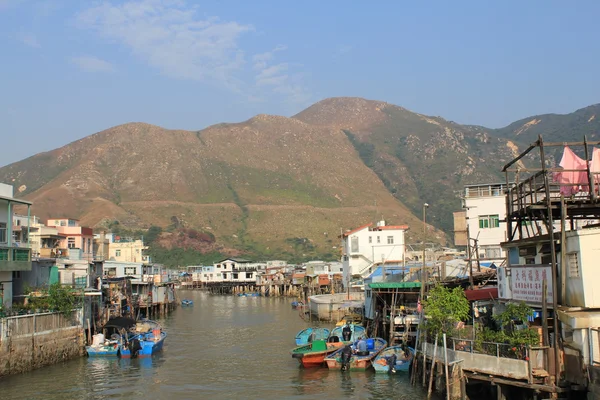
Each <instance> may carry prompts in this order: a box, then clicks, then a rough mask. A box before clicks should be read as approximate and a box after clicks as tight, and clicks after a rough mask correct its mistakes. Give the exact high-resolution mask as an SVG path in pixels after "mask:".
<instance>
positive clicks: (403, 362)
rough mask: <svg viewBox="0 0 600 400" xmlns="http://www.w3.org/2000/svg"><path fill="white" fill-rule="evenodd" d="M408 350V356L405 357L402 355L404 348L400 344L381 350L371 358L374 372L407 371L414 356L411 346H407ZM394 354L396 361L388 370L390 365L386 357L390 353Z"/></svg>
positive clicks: (390, 354)
mask: <svg viewBox="0 0 600 400" xmlns="http://www.w3.org/2000/svg"><path fill="white" fill-rule="evenodd" d="M408 350H409V352H410V356H409V357H408V358H406V357H405V356H404V350H403V349H402V346H392V347H388V348H387V349H385V350H383V351H382V352H381V353H379V355H378V356H377V357H375V359H374V360H373V368H375V372H377V373H393V372H396V373H399V372H408V371H409V370H410V366H411V364H412V361H413V359H414V357H415V350H414V349H413V348H412V347H409V348H408ZM394 354H395V355H396V357H397V361H396V364H395V365H394V368H393V371H391V370H390V366H389V365H388V363H387V360H386V358H387V357H390V356H392V355H394Z"/></svg>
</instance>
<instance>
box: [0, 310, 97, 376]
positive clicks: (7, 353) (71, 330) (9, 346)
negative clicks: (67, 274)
mask: <svg viewBox="0 0 600 400" xmlns="http://www.w3.org/2000/svg"><path fill="white" fill-rule="evenodd" d="M80 316H81V313H80V312H75V313H74V314H73V316H70V317H64V316H62V315H60V314H56V313H46V314H37V315H35V316H34V315H23V316H19V317H8V318H3V319H2V320H0V322H1V328H2V329H1V331H0V333H1V335H0V377H2V376H6V375H11V374H18V373H22V372H27V371H30V370H33V369H36V368H40V367H43V366H47V365H52V364H56V363H59V362H62V361H66V360H69V359H72V358H75V357H79V356H82V355H84V354H85V347H84V343H85V342H84V340H85V339H84V335H83V326H82V325H81V323H80Z"/></svg>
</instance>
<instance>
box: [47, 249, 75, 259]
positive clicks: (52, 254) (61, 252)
mask: <svg viewBox="0 0 600 400" xmlns="http://www.w3.org/2000/svg"><path fill="white" fill-rule="evenodd" d="M40 257H42V258H69V250H68V249H59V248H41V249H40Z"/></svg>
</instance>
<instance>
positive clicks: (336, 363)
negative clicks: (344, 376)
mask: <svg viewBox="0 0 600 400" xmlns="http://www.w3.org/2000/svg"><path fill="white" fill-rule="evenodd" d="M361 340H364V341H366V351H365V352H364V353H362V352H357V351H356V350H354V351H353V352H352V353H351V355H350V356H349V359H348V360H347V368H348V369H349V370H350V371H366V370H367V368H369V367H370V366H371V364H372V361H373V359H374V358H375V357H377V355H378V354H379V353H380V352H381V351H382V350H383V349H384V348H385V347H386V346H387V341H385V340H383V339H381V338H373V339H361ZM358 343H359V341H357V342H354V343H353V344H352V345H347V346H351V347H352V348H353V349H357V348H359V347H360V346H359V344H358ZM345 347H346V346H344V347H342V348H340V349H338V350H336V351H335V352H333V353H331V354H330V355H328V356H327V357H325V362H326V363H327V367H328V368H329V369H337V370H341V369H342V367H343V365H344V363H345V362H344V360H343V358H342V357H343V352H344V350H345Z"/></svg>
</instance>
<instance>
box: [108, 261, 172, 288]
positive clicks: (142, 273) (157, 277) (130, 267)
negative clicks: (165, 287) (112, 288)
mask: <svg viewBox="0 0 600 400" xmlns="http://www.w3.org/2000/svg"><path fill="white" fill-rule="evenodd" d="M103 269H104V276H105V277H107V278H122V277H125V276H129V277H131V278H132V282H136V283H138V282H155V283H160V282H166V281H167V280H168V279H167V271H166V270H165V269H164V268H163V267H162V266H161V265H147V264H144V263H142V262H123V261H104V268H103Z"/></svg>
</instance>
